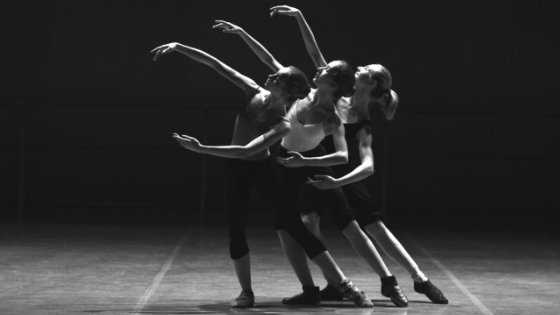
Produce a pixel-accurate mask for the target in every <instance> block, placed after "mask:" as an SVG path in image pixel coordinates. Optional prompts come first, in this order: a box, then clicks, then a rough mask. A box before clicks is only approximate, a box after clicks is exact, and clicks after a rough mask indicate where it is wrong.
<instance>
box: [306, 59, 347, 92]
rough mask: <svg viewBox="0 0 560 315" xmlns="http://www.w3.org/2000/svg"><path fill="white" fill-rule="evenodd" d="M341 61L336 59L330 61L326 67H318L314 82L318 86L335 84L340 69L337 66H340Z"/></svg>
mask: <svg viewBox="0 0 560 315" xmlns="http://www.w3.org/2000/svg"><path fill="white" fill-rule="evenodd" d="M340 65H341V64H340V61H338V60H335V61H331V62H329V64H327V66H326V67H319V68H317V74H316V75H315V78H314V79H313V83H315V85H317V86H331V87H332V86H334V85H336V83H335V82H334V75H335V74H336V72H337V71H338V70H337V68H338V67H339V66H340Z"/></svg>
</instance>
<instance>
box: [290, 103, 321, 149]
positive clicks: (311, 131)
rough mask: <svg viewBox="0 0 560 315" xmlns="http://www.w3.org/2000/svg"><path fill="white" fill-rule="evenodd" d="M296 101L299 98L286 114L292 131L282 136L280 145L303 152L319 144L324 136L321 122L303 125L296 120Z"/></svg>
mask: <svg viewBox="0 0 560 315" xmlns="http://www.w3.org/2000/svg"><path fill="white" fill-rule="evenodd" d="M298 103H299V100H298V101H296V102H295V103H294V105H292V107H291V108H290V110H289V111H288V114H287V115H286V118H287V119H288V121H289V122H290V125H291V126H292V131H290V133H289V134H288V135H287V136H285V137H284V138H282V142H281V143H280V145H282V147H283V148H285V149H287V150H289V151H295V152H305V151H309V150H311V149H314V148H316V147H317V146H318V145H319V143H320V142H321V140H323V139H324V138H325V131H324V130H323V122H320V123H317V124H307V125H303V124H301V123H300V122H299V121H298V119H297V110H296V108H297V105H298ZM327 118H328V117H327Z"/></svg>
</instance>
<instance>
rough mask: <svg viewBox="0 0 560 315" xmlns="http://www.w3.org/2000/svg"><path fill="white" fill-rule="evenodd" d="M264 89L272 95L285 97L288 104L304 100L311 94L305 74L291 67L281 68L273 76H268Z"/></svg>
mask: <svg viewBox="0 0 560 315" xmlns="http://www.w3.org/2000/svg"><path fill="white" fill-rule="evenodd" d="M264 87H265V88H266V89H267V90H269V91H270V93H272V94H275V95H277V96H283V97H285V98H286V101H287V102H289V103H293V102H294V101H295V100H297V99H301V98H304V97H306V96H307V94H309V92H311V87H310V86H309V81H307V77H306V76H305V74H304V73H303V72H302V71H301V70H299V69H298V68H296V67H292V66H289V67H286V68H282V69H280V70H278V72H276V73H275V74H271V75H269V76H268V80H266V83H265V85H264Z"/></svg>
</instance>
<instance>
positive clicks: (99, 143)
mask: <svg viewBox="0 0 560 315" xmlns="http://www.w3.org/2000/svg"><path fill="white" fill-rule="evenodd" d="M278 4H283V3H279V2H275V1H240V0H237V1H233V0H228V1H217V0H205V1H138V0H134V1H132V0H128V1H123V0H120V1H99V0H95V1H75V0H68V1H7V2H6V1H4V2H3V6H2V10H1V13H0V14H1V16H0V18H1V23H2V25H1V28H0V32H1V35H2V43H3V45H2V49H1V52H0V57H1V58H0V66H1V71H0V80H1V85H0V89H1V93H0V131H1V133H0V158H1V161H0V162H1V163H0V206H1V210H0V211H1V213H0V219H1V220H2V221H3V222H17V221H20V222H63V221H65V220H69V219H73V220H78V221H81V222H86V223H87V222H94V223H104V224H110V223H114V222H119V223H148V224H156V223H157V224H190V223H200V222H201V221H202V220H205V221H206V222H217V221H224V220H225V218H224V217H223V198H222V195H223V189H224V187H223V181H222V179H223V177H222V170H223V168H222V165H223V160H222V159H220V158H216V157H207V158H206V160H205V161H203V157H202V156H200V155H197V154H194V153H192V152H188V151H186V150H183V149H181V148H180V147H179V146H178V145H177V143H176V142H175V141H174V140H172V139H171V134H172V132H178V133H181V134H189V135H192V136H195V137H198V138H199V139H201V140H202V141H203V142H205V143H207V144H228V143H229V140H230V138H231V130H232V128H233V123H234V118H235V110H234V108H235V106H239V104H242V102H243V101H244V93H243V92H242V91H241V90H240V89H239V88H237V87H236V86H235V85H233V84H231V83H230V82H229V81H227V80H226V79H224V78H223V77H221V76H220V75H219V74H217V73H216V72H214V71H213V70H212V69H210V68H208V67H207V66H205V65H202V64H199V63H197V62H195V61H193V60H191V59H189V58H187V57H185V56H183V55H180V54H178V53H172V54H169V55H165V56H163V57H161V58H160V59H159V60H158V61H157V62H153V61H152V57H153V56H152V55H151V54H150V50H151V49H153V48H154V47H156V46H158V45H161V44H165V43H169V42H173V41H177V42H180V43H183V44H187V45H190V46H193V47H196V48H199V49H202V50H204V51H206V52H208V53H210V54H212V55H214V56H215V57H217V58H219V59H220V60H222V61H224V62H225V63H227V64H228V65H230V66H231V67H233V68H235V69H236V70H238V71H240V72H241V73H243V74H245V75H247V76H248V77H250V78H252V79H254V80H255V81H256V82H257V83H259V84H263V83H264V81H265V79H266V76H267V75H268V74H269V73H270V70H269V69H268V68H267V67H266V66H265V65H264V64H262V63H261V62H260V61H259V60H258V59H257V57H256V56H255V55H254V54H253V53H252V52H251V51H250V49H249V48H248V47H247V46H246V45H245V44H244V43H243V41H242V40H241V39H240V38H239V37H238V36H236V35H231V34H222V33H221V32H220V31H218V30H215V29H212V25H213V24H214V20H215V19H224V20H227V21H230V22H232V23H235V24H238V25H240V26H241V27H243V28H244V29H245V30H246V31H247V32H248V33H249V34H251V35H252V36H253V37H255V38H256V39H257V40H258V41H260V42H261V43H262V44H263V45H264V46H265V47H266V48H267V49H268V50H269V51H270V52H271V53H272V54H273V55H274V56H275V57H276V59H277V60H279V61H280V62H281V63H282V64H284V65H294V66H297V67H299V68H300V69H302V70H303V71H304V72H305V73H306V74H307V75H308V76H310V77H312V76H313V75H314V73H315V69H314V66H313V63H312V61H311V59H310V58H309V57H308V55H307V52H306V50H305V46H304V44H303V40H302V39H301V36H300V32H299V28H298V26H297V22H296V20H295V19H294V18H290V17H286V16H277V17H274V18H271V17H270V16H269V15H268V12H269V10H268V9H269V8H270V7H272V6H274V5H278ZM286 4H288V5H292V6H295V7H297V8H299V9H300V10H301V11H302V12H303V13H304V15H305V17H306V19H307V21H308V23H309V24H310V26H311V28H312V30H313V31H314V33H315V36H316V39H317V41H318V43H319V46H320V48H321V50H322V52H323V54H324V56H325V58H326V59H327V61H330V60H334V59H344V60H347V61H348V62H349V63H350V64H351V65H352V66H354V67H356V66H359V65H367V64H371V63H380V64H383V65H384V66H386V67H387V68H388V69H389V70H390V71H391V73H392V76H393V90H395V91H396V92H397V93H398V94H399V96H400V100H401V102H400V105H399V106H400V107H399V110H398V115H397V117H396V119H395V121H392V122H386V121H384V120H383V119H382V117H376V118H375V119H374V131H375V133H376V135H375V139H374V155H375V158H376V173H375V175H374V176H373V177H371V178H369V179H368V184H369V186H368V187H370V190H371V193H372V195H373V196H374V198H375V199H376V200H378V201H379V203H380V204H382V205H383V206H384V207H385V208H386V211H387V214H388V215H389V218H398V220H399V222H400V221H401V220H404V219H406V218H410V221H413V222H412V223H411V224H425V223H426V222H437V225H440V224H441V225H443V224H445V222H446V221H447V222H458V223H462V224H473V223H475V222H490V223H488V224H492V225H493V224H496V225H498V226H503V225H508V224H510V225H512V226H515V227H516V228H519V227H521V228H523V227H527V224H529V225H530V226H531V227H533V228H535V229H537V230H538V229H541V228H554V227H555V225H556V223H557V222H558V221H559V219H560V215H559V210H560V201H559V193H560V180H559V175H560V169H559V168H560V167H559V166H558V162H559V161H560V145H559V143H560V127H559V126H560V110H559V109H558V106H559V104H560V102H559V99H560V97H559V95H558V93H557V90H558V83H559V81H560V80H559V79H558V77H559V72H560V71H559V70H560V60H559V57H558V56H559V50H558V49H557V48H556V47H557V46H558V38H559V35H560V34H559V31H558V29H559V28H560V26H559V23H558V22H557V20H558V14H559V13H560V11H559V10H558V8H557V7H558V5H557V4H556V2H555V1H533V2H521V3H517V2H511V3H510V2H505V1H472V0H469V1H466V0H461V1H309V0H306V1H290V2H288V3H286ZM203 106H207V107H208V110H207V111H206V112H205V111H203ZM22 126H23V130H24V133H22ZM205 134H207V136H206V138H205V136H204V135H205ZM22 135H23V138H22ZM22 139H24V143H25V147H24V148H25V150H24V151H23V155H22V151H21V146H20V145H21V143H22ZM22 156H23V158H22ZM21 161H23V162H24V164H23V166H24V168H23V173H22V172H21V170H22V164H21V163H20V162H21ZM204 163H206V164H204ZM204 165H206V166H205V167H204ZM204 168H205V169H206V173H205V175H204V174H203V173H202V170H203V169H204ZM21 174H23V176H21ZM203 176H205V177H206V185H205V186H204V190H202V188H201V187H202V186H201V179H202V178H203ZM21 179H23V180H24V182H25V184H24V185H23V187H24V189H25V194H24V197H23V199H18V198H19V196H20V195H18V189H20V187H22V186H21ZM384 182H385V183H386V184H385V185H384V184H383V183H384ZM201 195H204V196H205V198H204V201H203V202H204V204H203V206H204V207H205V208H206V210H205V216H204V217H202V216H201V215H200V212H199V209H200V208H201V199H202V198H201ZM383 196H386V197H385V198H383ZM20 201H23V203H24V205H25V208H24V211H19V210H18V203H19V202H20ZM262 205H263V202H262V200H261V199H260V197H259V196H258V195H257V194H255V196H254V200H253V201H252V211H254V212H257V211H261V212H262V210H261V209H260V208H262ZM418 220H420V221H418Z"/></svg>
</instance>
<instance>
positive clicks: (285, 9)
mask: <svg viewBox="0 0 560 315" xmlns="http://www.w3.org/2000/svg"><path fill="white" fill-rule="evenodd" d="M270 11H271V12H270V15H271V16H274V15H276V14H282V15H288V16H295V17H296V19H297V21H298V24H299V29H300V31H301V35H302V36H303V41H304V42H305V47H306V48H307V52H308V53H309V55H310V56H311V59H313V63H315V66H316V67H317V68H319V67H326V66H327V62H326V61H325V58H324V57H323V54H322V53H321V50H319V45H317V41H316V40H315V36H313V32H311V28H310V27H309V25H308V24H307V22H306V21H305V18H304V17H303V14H302V13H301V11H300V10H298V9H296V8H293V7H290V6H287V5H278V6H275V7H272V8H270Z"/></svg>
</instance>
